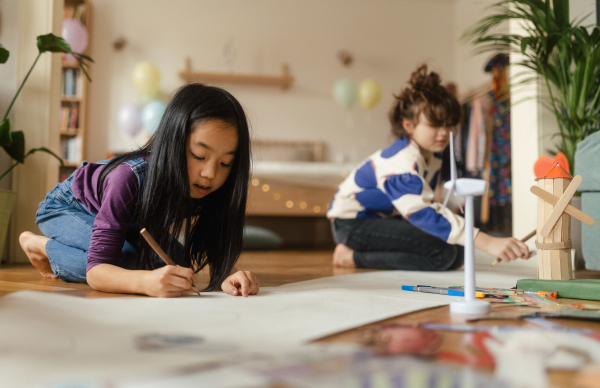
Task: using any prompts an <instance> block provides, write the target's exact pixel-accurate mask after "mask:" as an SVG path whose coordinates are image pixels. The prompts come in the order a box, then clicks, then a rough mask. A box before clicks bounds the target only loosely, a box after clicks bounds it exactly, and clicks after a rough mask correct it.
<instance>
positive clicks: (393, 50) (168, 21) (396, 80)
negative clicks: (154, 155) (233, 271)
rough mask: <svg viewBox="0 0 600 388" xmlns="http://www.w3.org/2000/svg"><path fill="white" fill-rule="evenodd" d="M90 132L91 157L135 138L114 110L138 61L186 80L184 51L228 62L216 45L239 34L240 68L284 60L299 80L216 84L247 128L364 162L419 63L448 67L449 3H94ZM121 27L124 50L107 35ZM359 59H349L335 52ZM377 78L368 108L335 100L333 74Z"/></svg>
mask: <svg viewBox="0 0 600 388" xmlns="http://www.w3.org/2000/svg"><path fill="white" fill-rule="evenodd" d="M91 4H92V6H93V9H92V12H93V14H92V28H91V46H90V49H91V56H92V57H93V58H94V59H95V61H96V63H95V64H94V65H93V68H92V79H93V82H92V84H91V87H90V110H89V137H88V141H87V147H86V150H87V158H88V159H90V160H94V159H101V158H104V156H105V152H106V150H107V149H109V150H116V151H121V150H128V149H132V148H135V147H137V146H139V145H140V144H141V143H142V142H143V141H144V140H145V136H139V137H138V138H137V139H135V140H134V139H130V138H128V137H127V136H126V135H124V134H123V133H122V132H121V131H120V129H119V128H118V125H117V113H118V110H119V108H120V107H121V106H122V105H123V104H125V103H127V102H135V101H137V98H138V97H137V94H136V90H135V88H134V86H133V84H132V82H131V72H132V70H133V67H134V66H135V65H136V64H137V63H138V62H139V61H142V60H149V61H152V62H154V63H155V64H156V65H157V66H158V68H159V70H160V72H161V74H162V77H163V80H162V83H161V89H162V90H163V91H164V92H166V93H171V92H172V91H173V90H175V89H176V88H177V87H179V86H180V85H181V84H182V81H181V80H179V78H178V76H177V73H178V72H179V71H180V70H182V69H183V66H184V58H185V57H188V56H189V57H191V59H192V68H193V69H194V70H203V71H227V67H226V62H225V60H224V58H223V48H224V45H225V44H226V42H227V40H228V38H229V37H231V36H233V37H234V39H235V48H236V58H235V62H234V71H235V72H236V73H257V74H279V72H280V66H281V63H282V62H286V63H288V64H289V67H290V71H291V73H292V75H293V76H294V77H295V83H294V85H293V86H292V88H291V89H290V90H288V91H281V90H279V89H276V88H269V87H257V86H240V85H223V87H225V88H227V89H228V90H230V91H231V92H232V93H233V94H234V95H235V96H236V97H237V98H238V99H239V100H240V101H241V103H242V105H243V106H244V107H245V108H246V110H247V114H248V116H249V118H250V121H251V124H252V127H253V129H254V133H253V135H254V137H256V138H269V139H298V140H301V139H306V140H323V141H324V142H325V143H326V146H327V147H328V152H327V155H326V158H327V159H329V160H337V159H340V158H341V157H345V159H346V160H347V161H359V160H361V159H362V158H364V157H365V156H366V155H368V154H369V153H371V152H373V151H375V150H376V149H378V148H381V147H382V146H383V145H385V144H386V142H387V141H388V140H389V124H388V121H387V112H388V109H389V107H390V106H391V104H392V101H393V98H392V94H393V93H398V91H399V90H400V88H401V87H402V86H404V85H405V83H406V81H407V80H408V77H409V76H410V73H411V72H412V71H413V70H414V69H415V68H416V66H417V65H418V64H420V63H422V62H427V63H428V64H430V65H431V67H432V68H433V69H434V70H436V71H438V72H440V73H441V75H442V77H443V78H444V79H447V80H452V79H453V78H454V76H455V67H456V61H455V43H454V33H453V31H454V27H455V25H454V21H453V15H454V2H453V1H446V0H357V1H351V2H350V1H345V0H328V1H319V0H306V1H277V0H253V1H246V0H224V1H208V0H202V1H198V0H194V1H191V0H173V1H169V2H165V1H158V0H128V1H119V0H91ZM120 35H122V36H124V37H126V38H127V40H128V42H129V43H128V45H127V46H126V47H125V49H124V50H123V51H121V52H117V51H114V50H113V49H112V48H111V44H112V42H113V40H114V39H116V38H117V37H118V36H120ZM341 49H346V50H349V51H350V52H351V53H352V54H353V55H354V57H355V63H354V65H353V66H352V67H350V68H344V67H343V66H342V65H341V64H340V62H339V61H338V60H337V58H336V54H337V52H338V51H339V50H341ZM345 77H347V78H350V79H352V80H353V81H356V82H359V81H361V80H362V79H364V78H367V77H373V78H375V79H377V80H378V81H379V82H380V83H381V85H382V88H383V98H382V101H381V102H380V103H379V105H378V106H377V107H376V108H375V109H373V110H372V111H368V112H367V111H365V110H364V109H363V108H362V107H360V106H359V104H358V103H357V105H356V106H355V107H354V109H353V110H352V111H351V112H350V113H347V112H345V111H344V110H343V109H342V108H340V107H339V106H337V105H336V104H335V102H334V101H333V99H332V97H331V89H332V86H333V84H334V83H335V81H336V80H338V79H340V78H345Z"/></svg>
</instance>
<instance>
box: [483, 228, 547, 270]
mask: <svg viewBox="0 0 600 388" xmlns="http://www.w3.org/2000/svg"><path fill="white" fill-rule="evenodd" d="M536 233H537V229H536V230H534V231H533V232H531V233H529V234H528V235H527V236H525V237H523V238H522V239H521V242H525V241H527V240H529V239H530V238H532V237H533V236H535V234H536ZM501 261H502V260H501V259H500V258H499V257H498V258H496V260H494V262H493V263H492V265H496V264H498V263H499V262H501Z"/></svg>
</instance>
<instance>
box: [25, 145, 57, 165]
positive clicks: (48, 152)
mask: <svg viewBox="0 0 600 388" xmlns="http://www.w3.org/2000/svg"><path fill="white" fill-rule="evenodd" d="M38 151H42V152H45V153H47V154H49V155H52V156H54V157H55V158H56V159H58V161H59V162H60V165H61V166H64V165H65V163H64V161H63V160H62V158H61V157H60V156H58V155H56V154H55V153H54V152H52V151H50V150H49V149H48V148H46V147H40V148H32V149H30V150H29V152H27V155H25V157H24V158H23V159H25V158H26V157H28V156H29V155H31V154H34V153H36V152H38Z"/></svg>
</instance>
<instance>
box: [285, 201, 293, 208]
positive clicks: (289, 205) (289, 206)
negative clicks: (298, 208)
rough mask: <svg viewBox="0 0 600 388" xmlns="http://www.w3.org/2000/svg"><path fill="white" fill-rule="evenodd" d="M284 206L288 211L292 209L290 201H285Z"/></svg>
mask: <svg viewBox="0 0 600 388" xmlns="http://www.w3.org/2000/svg"><path fill="white" fill-rule="evenodd" d="M285 206H286V207H287V208H288V209H291V208H293V207H294V202H292V201H287V202H286V203H285Z"/></svg>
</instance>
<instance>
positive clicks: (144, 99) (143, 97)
mask: <svg viewBox="0 0 600 388" xmlns="http://www.w3.org/2000/svg"><path fill="white" fill-rule="evenodd" d="M162 99H163V93H162V92H161V91H160V90H159V91H157V92H156V93H154V94H153V95H151V96H149V95H147V94H140V95H139V96H138V105H139V106H141V107H144V106H146V105H148V104H149V103H150V102H151V101H152V100H162Z"/></svg>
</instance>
